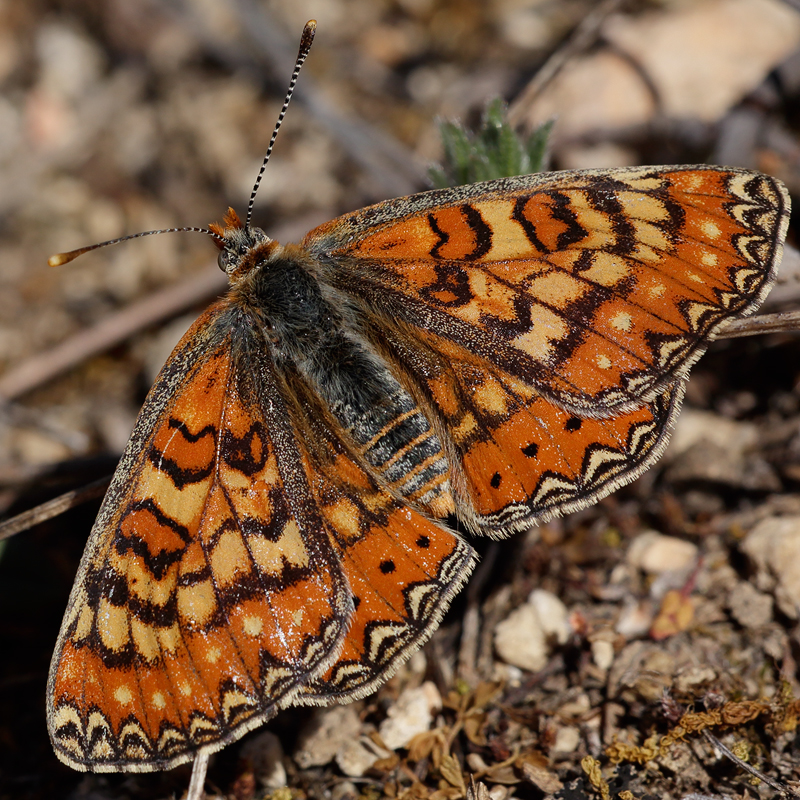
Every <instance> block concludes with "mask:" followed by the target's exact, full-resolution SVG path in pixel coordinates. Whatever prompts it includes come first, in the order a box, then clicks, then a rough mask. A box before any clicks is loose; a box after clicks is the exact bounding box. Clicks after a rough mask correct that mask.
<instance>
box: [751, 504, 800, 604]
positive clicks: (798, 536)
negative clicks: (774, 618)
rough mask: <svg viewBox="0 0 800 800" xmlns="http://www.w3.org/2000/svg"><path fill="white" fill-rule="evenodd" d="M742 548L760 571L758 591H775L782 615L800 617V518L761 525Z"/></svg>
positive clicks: (765, 522)
mask: <svg viewBox="0 0 800 800" xmlns="http://www.w3.org/2000/svg"><path fill="white" fill-rule="evenodd" d="M741 548H742V550H743V551H744V553H746V554H747V555H748V556H749V557H750V559H751V560H752V561H753V562H754V563H755V564H756V566H757V567H758V575H757V576H756V581H757V585H758V588H759V589H761V590H762V591H771V590H773V589H774V592H775V601H776V602H777V603H778V606H779V607H780V609H781V611H783V613H784V614H786V616H788V617H790V618H791V619H797V618H798V617H800V516H786V517H771V518H769V519H765V520H763V521H762V522H759V523H758V524H757V525H756V526H755V527H754V528H753V529H752V530H751V531H750V533H748V534H747V536H746V537H745V538H744V541H743V542H742V544H741Z"/></svg>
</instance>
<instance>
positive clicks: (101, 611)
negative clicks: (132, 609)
mask: <svg viewBox="0 0 800 800" xmlns="http://www.w3.org/2000/svg"><path fill="white" fill-rule="evenodd" d="M97 631H98V633H99V634H100V640H101V641H102V642H103V645H104V646H105V647H107V648H108V649H109V650H114V651H118V650H121V649H122V648H124V647H125V646H126V645H127V644H128V642H129V641H130V635H129V632H128V611H127V608H125V607H124V606H113V605H111V603H110V602H109V601H108V600H107V599H106V598H105V597H104V598H103V599H102V600H101V601H100V604H99V606H98V609H97Z"/></svg>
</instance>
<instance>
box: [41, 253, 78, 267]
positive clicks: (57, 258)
mask: <svg viewBox="0 0 800 800" xmlns="http://www.w3.org/2000/svg"><path fill="white" fill-rule="evenodd" d="M73 258H74V256H72V255H70V254H69V253H56V254H55V255H54V256H50V258H48V259H47V265H48V266H49V267H61V266H63V265H64V264H68V263H69V262H70V261H72V259H73Z"/></svg>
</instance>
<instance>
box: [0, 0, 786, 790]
mask: <svg viewBox="0 0 800 800" xmlns="http://www.w3.org/2000/svg"><path fill="white" fill-rule="evenodd" d="M310 18H315V19H316V20H317V22H318V28H317V37H316V42H315V44H314V47H313V49H312V51H311V55H310V57H309V59H308V61H307V64H306V66H305V68H304V71H303V73H302V75H301V77H300V80H299V84H298V90H297V94H296V100H295V102H294V104H293V105H292V107H291V109H290V111H289V113H288V116H287V118H286V122H285V124H284V126H283V129H282V131H281V134H280V136H279V138H278V142H277V145H276V148H275V151H274V154H273V157H272V160H271V162H270V165H269V168H268V170H267V172H266V175H265V178H264V181H263V183H262V186H261V190H260V192H259V195H258V198H257V201H256V208H255V219H254V221H255V223H256V224H257V225H260V226H261V227H263V228H264V229H265V230H266V231H267V232H268V234H269V235H271V236H273V237H274V238H277V239H279V240H281V241H284V242H285V241H299V240H300V239H301V238H302V236H303V235H304V233H305V232H306V231H307V230H309V229H310V228H312V227H313V226H315V225H317V224H320V223H322V222H324V221H326V220H328V219H330V218H332V217H334V216H336V215H337V214H340V213H343V212H345V211H350V210H353V209H356V208H359V207H361V206H363V205H366V204H370V203H374V202H379V201H380V200H383V199H388V198H390V197H394V196H398V195H403V194H408V193H411V192H414V191H418V190H421V189H425V188H427V186H428V185H427V183H426V180H427V177H426V176H427V168H428V166H429V165H430V164H431V163H433V162H435V161H436V160H437V159H438V158H439V157H440V156H441V151H440V142H439V136H438V128H437V125H438V121H439V120H441V119H459V120H462V121H464V122H466V123H469V124H473V125H474V124H477V123H478V122H479V120H480V116H481V113H482V110H483V108H484V106H485V104H486V103H487V102H488V101H489V100H491V99H492V98H494V97H496V96H501V97H504V98H505V99H506V100H507V101H508V102H509V104H510V118H511V119H512V121H514V122H515V123H516V124H517V125H518V126H519V127H520V128H521V129H522V130H530V129H532V128H533V127H535V126H536V125H538V124H540V123H542V122H545V121H547V120H549V119H555V126H554V129H553V135H552V140H551V162H552V166H553V167H554V168H569V169H577V168H583V167H592V166H615V165H635V164H659V163H694V162H713V163H726V164H731V165H740V166H749V167H755V168H758V169H761V170H763V171H765V172H769V173H770V174H772V175H775V176H776V177H779V178H781V179H782V180H783V181H784V182H785V183H786V184H787V185H788V187H789V189H790V191H791V192H792V193H795V192H796V191H797V190H798V189H800V146H798V136H797V130H798V125H800V104H799V103H798V99H800V4H797V3H790V2H782V1H781V0H650V1H649V2H648V1H647V0H631V2H621V1H620V0H612V1H610V2H609V0H605V2H595V1H594V0H488V1H487V0H303V2H299V1H298V0H160V1H159V2H155V0H153V1H152V2H149V1H148V0H62V1H61V2H59V1H58V0H0V87H2V88H0V398H4V402H3V403H2V406H0V512H8V513H13V512H16V511H19V510H22V509H23V508H27V507H30V506H31V505H34V504H35V503H36V502H39V501H41V500H44V499H47V498H48V497H51V496H53V495H55V494H58V493H60V492H61V491H65V490H66V489H70V488H75V487H77V486H80V485H82V484H84V483H86V482H88V481H89V480H91V479H93V478H95V477H99V476H101V475H103V474H106V473H107V472H110V471H111V470H112V469H113V466H114V464H115V460H116V458H117V457H118V455H119V453H120V452H121V450H122V448H123V446H124V444H125V442H126V440H127V437H128V434H129V432H130V429H131V427H132V425H133V422H134V420H135V418H136V414H137V412H138V409H139V407H140V405H141V402H142V400H143V398H144V395H145V393H146V391H147V389H148V388H149V386H150V384H151V382H152V380H153V378H154V376H155V374H156V373H157V371H158V369H159V368H160V366H161V364H162V363H163V361H164V360H165V358H166V357H167V355H168V354H169V351H170V349H171V347H172V346H173V345H174V343H175V342H176V341H177V340H178V338H179V337H180V335H181V334H182V333H183V331H184V330H185V329H186V328H187V327H188V325H189V324H190V322H191V320H192V319H193V318H194V317H195V316H196V314H197V313H198V311H199V310H200V309H202V308H203V306H204V305H205V304H207V303H208V302H209V301H210V300H211V299H212V298H213V297H215V296H217V295H218V294H219V293H221V292H222V291H223V290H224V286H225V281H224V276H222V275H221V273H219V271H218V270H217V268H216V249H215V248H214V247H213V245H212V244H211V243H210V242H209V241H208V240H207V238H205V237H203V236H198V235H195V234H184V235H169V236H159V237H152V238H148V239H144V240H140V241H135V242H130V243H126V244H124V245H122V246H119V247H115V248H110V249H106V250H102V251H100V252H97V253H93V254H90V255H87V256H85V257H82V258H81V259H79V260H77V261H76V262H74V263H72V264H69V265H67V266H64V267H61V268H57V269H51V268H49V267H48V266H47V264H46V262H47V257H48V256H49V255H51V254H52V253H55V252H60V251H65V250H69V249H71V248H75V247H79V246H81V245H85V244H91V243H93V242H98V241H102V240H105V239H110V238H113V237H117V236H121V235H124V234H127V233H135V232H138V231H141V230H147V229H151V228H161V227H169V226H183V225H198V226H205V225H207V224H208V223H209V222H212V221H215V220H216V221H219V220H221V218H222V215H223V214H224V212H225V210H226V209H227V207H228V206H233V207H234V208H235V209H237V210H238V211H240V212H244V211H245V210H246V206H247V200H248V197H249V194H250V190H251V187H252V184H253V181H254V178H255V175H256V172H257V170H258V167H259V164H260V162H261V159H262V157H263V154H264V150H265V148H266V145H267V142H268V140H269V136H270V133H271V131H272V128H273V125H274V123H275V120H276V117H277V114H278V112H279V110H280V107H281V103H282V100H283V96H284V92H285V89H286V86H287V83H288V80H289V76H290V73H291V68H292V64H293V60H294V57H295V54H296V51H297V44H298V41H299V37H300V33H301V31H302V27H303V24H304V23H305V22H306V20H307V19H310ZM792 236H793V234H792V233H790V238H791V237H792ZM719 349H720V355H719V358H720V359H722V360H721V361H720V362H718V363H717V364H716V365H714V363H713V362H712V366H711V367H710V368H709V369H708V370H707V371H706V372H705V373H703V372H702V371H701V372H700V374H699V376H698V379H697V380H696V381H694V382H693V384H692V387H690V392H689V399H690V401H691V402H692V403H693V404H694V405H695V406H696V407H697V408H704V409H709V410H710V412H713V413H716V414H719V415H722V416H723V417H724V418H725V419H726V420H727V421H733V422H736V421H739V420H742V419H745V418H747V419H750V418H751V417H753V416H754V415H757V414H759V413H760V414H761V415H762V417H761V418H760V419H762V420H767V421H768V422H769V424H773V423H774V424H776V425H777V423H778V422H780V424H781V425H783V426H784V429H785V430H786V433H785V434H784V435H783V438H782V439H781V438H780V437H778V441H779V444H778V445H775V447H777V448H778V450H779V455H780V458H778V456H775V455H774V453H773V454H772V455H770V454H767V455H764V454H763V453H761V454H760V455H759V458H760V459H761V460H760V461H759V462H758V463H759V465H760V466H759V467H758V469H755V472H754V468H752V463H751V462H748V463H747V464H745V465H744V466H742V468H741V470H740V473H737V475H734V476H723V477H724V479H720V478H719V476H717V477H716V478H715V477H713V476H711V477H709V476H708V475H705V474H704V475H703V477H702V478H701V479H702V480H704V481H706V484H708V485H711V486H713V487H719V486H720V485H721V486H722V487H723V488H722V489H721V490H720V492H721V494H719V495H713V492H710V491H709V492H708V493H707V494H708V495H709V496H711V499H710V500H709V497H708V496H702V497H696V496H695V497H694V500H693V502H694V503H695V506H692V505H691V503H690V504H689V505H688V506H686V505H684V506H683V511H681V514H682V515H683V516H682V517H681V520H683V519H684V518H686V519H690V520H692V521H696V520H697V519H698V517H699V518H702V519H708V518H714V514H721V513H723V512H724V511H730V510H731V509H732V508H738V506H737V504H739V503H740V502H742V497H743V496H744V497H745V502H748V503H749V502H753V498H754V497H759V498H760V497H762V496H764V495H765V494H767V493H775V492H784V493H788V494H789V495H792V496H793V493H794V492H795V491H796V489H797V486H798V485H800V484H798V483H797V482H798V481H800V455H798V451H799V450H800V448H796V447H795V438H792V437H797V435H798V431H797V430H796V429H795V427H792V426H793V425H794V426H796V425H797V422H796V420H797V419H798V415H799V413H800V412H799V409H800V400H799V398H800V395H798V392H797V377H798V370H797V368H796V366H795V365H796V364H797V360H796V357H797V354H798V351H797V348H796V346H795V345H794V344H793V340H792V339H791V337H783V338H777V339H776V338H773V339H771V340H769V342H768V343H767V344H764V342H763V341H762V342H761V343H758V342H757V341H756V343H753V342H748V343H744V344H742V343H735V344H733V345H726V346H724V347H720V348H719ZM765 351H768V354H767V355H765ZM726 359H727V360H726ZM730 364H737V365H738V369H737V370H732V371H731V372H730V375H731V376H732V377H731V383H730V384H729V383H726V380H727V378H726V376H727V375H728V373H726V369H727V367H726V365H730ZM746 368H747V370H749V371H746ZM776 420H777V422H776ZM747 424H756V423H751V422H748V423H747ZM765 424H767V423H765ZM748 430H750V429H748ZM770 430H772V428H770ZM782 430H783V429H782ZM687 435H688V434H687ZM761 438H762V439H763V437H761ZM755 439H759V436H758V435H755ZM692 441H694V440H692ZM720 441H721V442H722V444H726V443H730V441H731V437H726V436H725V435H724V434H723V435H722V436H721V437H720ZM747 441H748V442H749V443H750V444H752V442H753V437H751V438H750V439H747ZM690 444H691V442H690ZM722 444H720V446H722ZM687 447H688V445H687ZM723 455H724V454H723ZM771 459H772V460H771ZM723 460H724V459H723ZM773 462H774V463H773ZM726 463H730V458H727V461H726ZM743 463H744V462H743ZM764 465H765V466H764ZM693 468H694V469H695V470H700V471H701V472H702V470H703V469H708V468H707V467H703V466H700V467H697V466H695V467H693ZM687 469H688V470H689V471H688V472H686V470H687ZM759 470H760V472H759ZM754 474H755V475H757V476H763V475H767V477H763V479H762V478H759V480H761V483H758V481H757V480H756V479H754V478H753V477H752V476H753V475H754ZM687 475H688V477H687ZM696 477H697V475H696V472H695V473H693V472H692V471H691V469H690V468H689V467H686V468H685V469H684V472H683V473H681V476H680V479H681V480H683V481H687V480H690V479H693V478H696ZM648 480H650V483H648V484H646V487H645V488H644V489H639V490H631V492H632V493H631V495H630V496H631V497H633V498H637V497H638V498H640V499H641V498H642V497H644V496H645V495H646V494H647V492H649V491H650V489H651V488H652V486H654V485H655V484H654V481H656V480H660V479H659V478H657V477H653V478H650V479H648ZM664 480H667V478H664ZM754 480H755V485H754V484H753V481H754ZM747 481H750V484H748V483H747ZM706 484H704V485H706ZM637 491H638V492H639V494H638V495H637V494H636V492H637ZM670 491H671V490H670ZM748 492H750V493H751V494H748ZM737 493H738V494H737ZM743 493H744V494H743ZM753 493H754V494H753ZM670 496H672V495H670ZM720 497H721V498H722V499H720ZM690 499H691V498H690ZM665 508H666V507H665ZM665 508H661V507H660V508H659V509H656V510H655V511H653V509H652V508H651V509H650V510H649V512H648V513H651V515H652V514H655V516H656V517H658V515H659V514H661V515H662V518H669V519H670V520H671V522H670V523H669V525H672V526H673V527H674V528H681V524H683V523H682V522H680V521H678V522H675V520H674V519H673V518H672V517H670V514H672V515H673V517H674V515H675V514H676V513H678V512H676V511H675V509H674V507H673V506H669V507H668V508H666V510H665ZM96 509H97V504H96V503H95V504H93V505H91V507H86V508H84V509H80V510H77V511H75V512H71V513H70V514H69V515H67V516H65V517H63V518H61V519H60V520H55V521H53V522H51V523H48V524H47V525H43V526H40V527H39V528H36V529H34V530H32V531H29V532H27V533H25V534H22V535H21V536H20V537H17V540H14V541H12V542H11V543H9V544H8V545H7V547H6V549H5V551H4V552H2V553H1V554H0V798H40V797H41V798H44V797H48V798H54V797H84V796H85V797H124V796H127V797H162V796H163V797H166V796H169V795H170V793H171V792H172V793H177V795H180V792H181V791H182V790H183V788H185V782H186V772H185V771H183V770H179V771H178V772H176V773H170V774H169V775H167V776H139V777H133V778H132V777H125V776H123V777H110V778H109V777H102V778H99V777H87V778H83V777H82V776H80V775H78V774H76V773H73V772H71V771H70V770H68V769H67V768H65V767H61V765H59V764H58V763H57V762H56V760H55V757H54V756H53V754H52V752H51V751H50V749H49V744H48V742H47V739H46V732H45V726H44V714H43V705H44V687H45V680H46V670H47V664H48V660H49V650H48V647H49V648H52V643H53V642H54V641H55V636H56V632H57V628H58V624H59V621H60V617H61V614H62V613H63V607H64V602H65V600H66V593H67V592H68V590H69V585H70V583H71V580H72V576H73V575H74V571H75V568H76V566H77V558H78V557H79V555H80V552H81V550H82V547H83V544H84V542H85V539H86V535H87V533H88V529H89V526H90V525H91V521H92V518H93V515H94V513H96ZM598 513H599V512H598ZM638 513H639V512H638V507H637V510H636V512H635V514H638ZM631 514H633V515H634V516H635V514H634V512H631ZM704 515H705V516H704ZM617 522H618V521H617ZM569 524H572V523H567V525H568V526H569ZM575 524H578V523H575ZM643 525H644V523H641V524H640V525H639V528H641V527H642V526H643ZM664 525H665V526H666V527H669V525H667V524H666V523H664ZM618 527H619V525H618ZM633 527H634V528H636V526H635V525H633ZM600 528H602V525H600V526H599V528H598V530H599V529H600ZM553 530H556V531H557V533H556V534H553V536H554V537H555V539H554V540H553V541H556V540H557V541H561V540H562V539H563V537H564V536H566V535H567V534H565V533H564V531H563V529H561V528H558V527H557V526H556V528H554V529H553ZM568 530H569V528H568ZM637 530H638V529H637ZM681 530H682V531H683V530H684V529H683V528H681ZM673 532H674V530H673ZM532 546H533V545H532ZM536 546H537V547H538V546H540V545H536ZM509 547H510V545H509ZM509 552H510V551H509ZM504 560H506V559H505V557H504ZM534 560H535V559H534ZM546 560H547V559H540V560H538V561H536V560H535V561H536V564H539V565H540V566H541V563H544V561H546ZM529 566H530V564H529ZM609 569H611V567H609ZM573 577H574V576H573ZM505 578H506V579H508V578H509V576H508V575H506V576H505ZM526 580H527V581H529V583H531V585H532V584H533V583H534V582H536V580H537V575H536V572H535V570H533V571H531V570H529V571H528V573H527V578H526ZM524 585H525V586H527V585H528V584H524ZM520 591H522V590H520ZM509 602H510V601H509ZM462 610H463V609H462ZM453 624H454V625H455V626H456V627H457V625H458V621H457V619H456V621H455V622H454V623H453ZM446 627H447V626H446ZM297 713H298V714H301V718H302V719H304V720H305V719H308V718H310V715H311V713H312V712H297ZM303 714H305V715H306V716H305V717H302V715H303ZM231 749H233V748H231ZM289 749H291V747H290V746H289ZM225 758H226V759H228V760H227V761H224V759H223V767H220V768H219V769H220V770H221V771H220V772H219V773H216V774H215V773H214V772H213V767H212V773H211V775H212V779H213V780H216V781H217V785H219V786H220V788H221V791H224V792H227V793H228V794H229V795H230V796H233V795H234V794H236V792H239V794H236V796H237V797H239V796H241V797H246V796H247V794H246V792H245V793H244V794H243V793H242V792H243V791H244V790H241V791H240V789H236V786H235V781H236V780H237V768H236V766H235V764H236V763H237V762H236V758H237V754H236V753H234V754H233V755H226V756H225ZM225 765H227V766H225ZM176 776H177V777H176ZM295 777H296V776H295ZM296 781H297V783H296V784H292V785H293V786H295V785H297V786H304V789H303V790H304V791H306V792H307V793H309V794H311V795H313V796H323V794H324V793H325V792H324V791H323V790H322V789H319V786H317V789H319V791H317V789H314V788H313V786H314V785H316V784H312V785H311V788H309V785H308V784H307V783H306V784H303V779H302V778H296ZM332 785H333V784H332V783H331V784H326V786H327V787H328V788H330V786H332ZM431 785H435V782H434V784H431ZM253 791H255V790H253ZM259 791H263V788H262V789H259ZM325 791H327V789H325ZM537 792H539V793H538V794H537ZM517 794H518V796H521V797H526V796H530V797H539V796H542V794H541V791H540V790H539V789H536V788H535V786H534V785H533V784H531V783H530V782H529V785H528V788H527V789H524V790H518V792H517ZM250 796H254V795H253V794H252V793H251V795H250ZM453 796H455V795H453ZM575 796H576V797H579V796H580V795H575ZM660 796H663V797H666V796H667V795H666V794H662V795H660ZM500 800H502V798H500Z"/></svg>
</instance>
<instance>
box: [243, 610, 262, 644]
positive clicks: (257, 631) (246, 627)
mask: <svg viewBox="0 0 800 800" xmlns="http://www.w3.org/2000/svg"><path fill="white" fill-rule="evenodd" d="M242 630H243V631H244V632H245V633H246V634H247V635H248V636H252V637H253V638H254V639H255V638H256V637H257V636H260V635H261V631H262V630H264V620H262V619H261V617H257V616H255V614H250V615H248V616H246V617H245V618H244V619H243V620H242Z"/></svg>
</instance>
